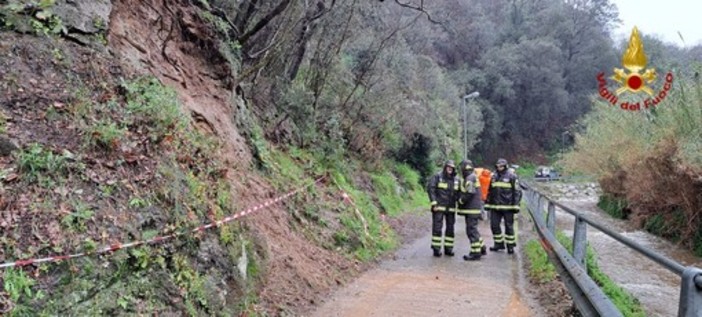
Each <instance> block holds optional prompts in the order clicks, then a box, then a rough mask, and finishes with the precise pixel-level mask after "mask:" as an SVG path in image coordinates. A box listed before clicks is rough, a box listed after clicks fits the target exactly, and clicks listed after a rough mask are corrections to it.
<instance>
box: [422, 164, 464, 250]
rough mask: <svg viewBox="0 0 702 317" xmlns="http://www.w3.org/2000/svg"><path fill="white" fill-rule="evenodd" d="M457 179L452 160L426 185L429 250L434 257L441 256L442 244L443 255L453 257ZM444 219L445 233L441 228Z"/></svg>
mask: <svg viewBox="0 0 702 317" xmlns="http://www.w3.org/2000/svg"><path fill="white" fill-rule="evenodd" d="M459 186H460V184H459V178H458V177H456V165H455V164H454V163H453V161H452V160H448V161H446V163H445V164H444V168H443V170H442V171H441V172H439V173H438V174H436V175H434V176H433V177H432V178H431V179H430V180H429V183H428V184H427V193H428V194H429V200H430V201H431V211H432V213H431V214H432V215H431V216H432V232H431V248H432V249H433V250H434V256H436V257H439V256H441V247H442V244H443V247H444V253H445V254H446V255H448V256H453V255H454V253H453V240H454V232H453V226H454V224H455V223H456V213H455V211H456V200H457V196H458V195H457V193H458V190H459ZM444 219H446V232H445V234H443V235H442V232H441V231H442V228H443V225H444Z"/></svg>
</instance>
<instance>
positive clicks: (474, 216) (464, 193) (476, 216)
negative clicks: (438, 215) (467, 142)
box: [457, 160, 487, 261]
mask: <svg viewBox="0 0 702 317" xmlns="http://www.w3.org/2000/svg"><path fill="white" fill-rule="evenodd" d="M460 168H461V174H462V177H461V191H460V194H459V198H458V208H457V213H458V214H459V215H462V216H465V218H466V234H467V235H468V240H470V253H468V254H467V255H464V256H463V259H464V260H466V261H477V260H480V257H481V256H482V255H485V254H487V251H486V250H485V245H484V243H483V238H481V237H480V232H479V231H478V220H480V211H481V207H482V206H483V200H482V198H481V192H480V182H479V181H478V177H477V176H476V175H475V173H474V172H473V162H471V161H470V160H464V161H463V162H461V165H460Z"/></svg>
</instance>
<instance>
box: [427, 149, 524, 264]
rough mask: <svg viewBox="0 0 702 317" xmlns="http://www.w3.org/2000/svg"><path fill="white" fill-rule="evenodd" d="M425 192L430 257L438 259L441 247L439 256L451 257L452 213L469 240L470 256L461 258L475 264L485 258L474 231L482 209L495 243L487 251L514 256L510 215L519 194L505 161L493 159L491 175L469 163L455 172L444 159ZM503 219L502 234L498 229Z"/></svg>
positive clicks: (486, 170) (515, 211)
mask: <svg viewBox="0 0 702 317" xmlns="http://www.w3.org/2000/svg"><path fill="white" fill-rule="evenodd" d="M427 192H428V194H429V200H430V201H431V212H432V237H431V248H432V250H434V256H436V257H440V256H441V254H442V253H441V249H442V248H443V251H444V253H443V254H445V255H447V256H453V255H454V252H453V247H454V241H455V240H454V239H455V236H454V224H455V223H456V214H458V215H461V216H465V219H466V234H467V235H468V240H470V253H468V254H467V255H464V256H463V259H464V260H466V261H476V260H480V257H481V256H483V255H486V254H487V250H486V248H485V245H484V242H483V239H482V238H481V237H480V232H478V222H479V220H480V219H481V218H482V212H483V210H486V211H488V214H489V218H490V228H491V229H492V238H493V241H494V243H495V244H494V245H493V246H492V247H490V251H493V252H496V251H500V250H504V249H507V253H509V254H513V253H514V247H515V246H516V245H517V240H516V235H515V232H514V215H515V214H517V213H518V212H519V204H520V201H521V199H522V191H521V189H520V188H519V180H518V178H517V175H516V173H515V172H514V170H513V169H510V168H508V166H507V160H505V159H499V160H497V163H496V164H495V172H494V173H492V172H490V170H488V169H485V168H474V167H473V163H472V162H471V161H470V160H463V162H461V164H460V165H459V171H457V170H456V165H455V164H454V162H453V161H451V160H448V161H446V163H445V164H444V167H443V170H442V171H441V172H439V173H438V174H436V175H434V176H433V177H432V178H431V179H430V180H429V182H428V184H427ZM503 219H504V224H505V225H504V226H505V230H504V232H503V231H502V229H501V223H502V220H503ZM444 221H445V223H446V230H445V231H444V230H443V228H444Z"/></svg>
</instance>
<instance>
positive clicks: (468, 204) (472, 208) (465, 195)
mask: <svg viewBox="0 0 702 317" xmlns="http://www.w3.org/2000/svg"><path fill="white" fill-rule="evenodd" d="M481 198H482V197H481V192H480V181H479V180H478V177H477V176H475V173H470V174H469V175H468V176H466V177H465V178H464V179H463V182H462V183H461V191H460V194H459V198H458V214H460V215H478V216H479V215H480V207H481V206H482V204H483V200H482V199H481Z"/></svg>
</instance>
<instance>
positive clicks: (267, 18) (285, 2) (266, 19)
mask: <svg viewBox="0 0 702 317" xmlns="http://www.w3.org/2000/svg"><path fill="white" fill-rule="evenodd" d="M289 4H290V0H283V1H281V2H280V3H279V4H278V6H276V7H275V9H273V11H271V12H269V13H268V14H266V16H264V17H263V18H262V19H261V20H260V21H258V23H256V25H254V26H253V28H251V30H249V31H247V32H246V33H244V34H242V35H241V36H240V37H239V43H241V44H242V45H244V43H246V41H247V40H248V39H249V38H251V37H252V36H254V35H255V34H256V33H258V31H260V30H262V29H263V28H264V27H265V26H266V25H268V23H270V22H271V21H272V20H273V19H274V18H275V17H276V16H278V15H279V14H281V13H283V11H285V9H286V8H287V7H288V5H289Z"/></svg>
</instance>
